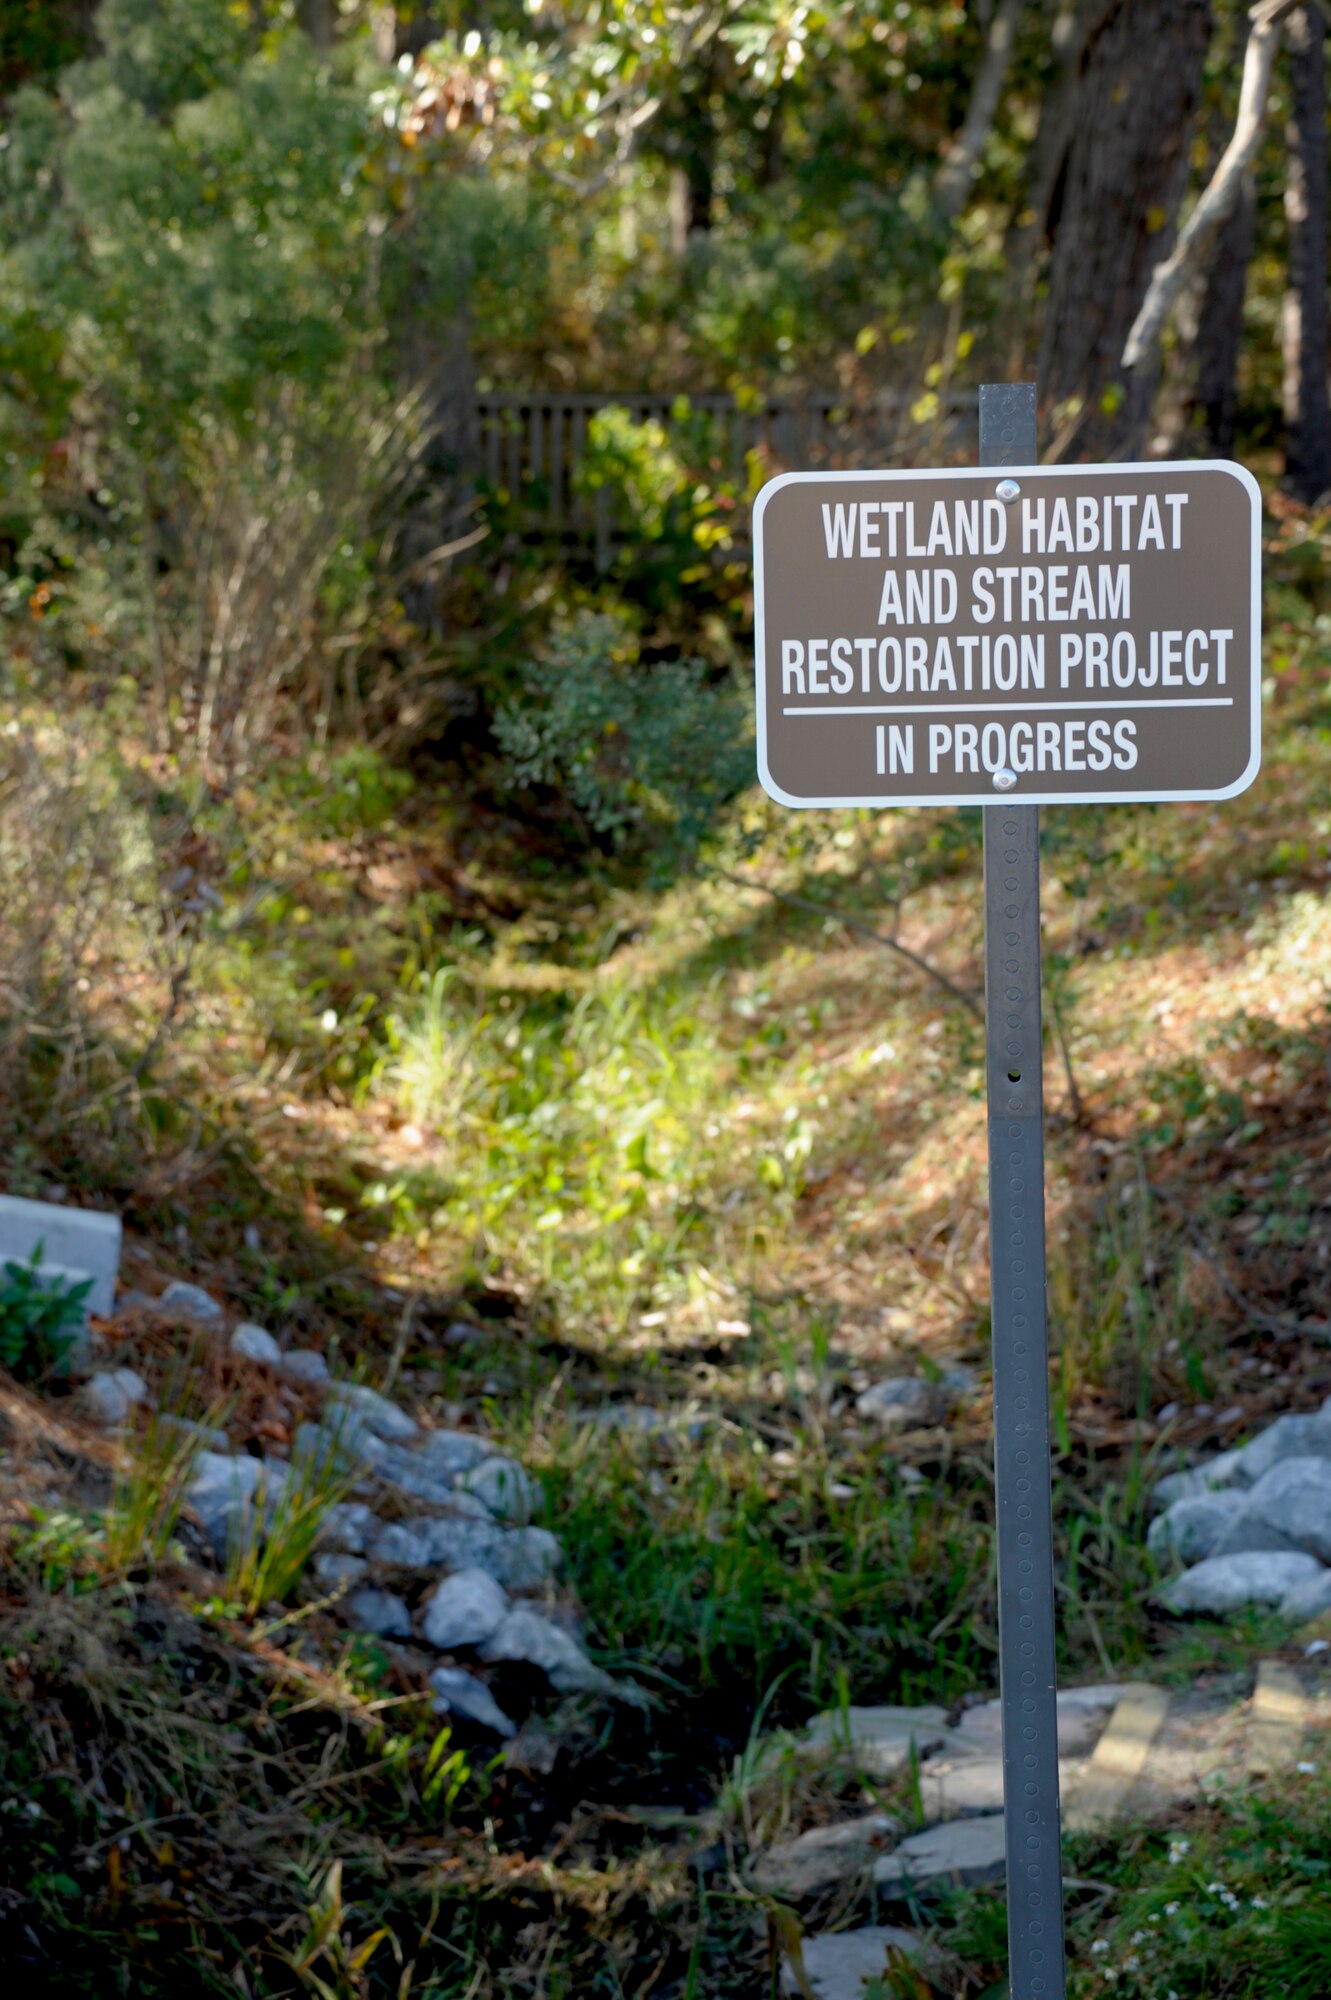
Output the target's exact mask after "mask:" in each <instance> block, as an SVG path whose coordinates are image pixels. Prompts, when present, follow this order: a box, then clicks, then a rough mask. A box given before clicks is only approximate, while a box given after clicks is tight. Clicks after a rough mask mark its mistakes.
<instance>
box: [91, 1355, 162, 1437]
mask: <svg viewBox="0 0 1331 2000" xmlns="http://www.w3.org/2000/svg"><path fill="white" fill-rule="evenodd" d="M80 1397H81V1401H82V1403H83V1406H84V1408H85V1409H86V1410H87V1412H88V1415H89V1416H90V1417H91V1418H92V1420H93V1422H94V1423H98V1424H105V1425H107V1426H108V1427H113V1426H115V1425H117V1424H123V1423H124V1422H125V1420H126V1419H127V1417H128V1416H129V1413H130V1411H131V1410H132V1409H133V1408H134V1407H135V1405H136V1404H139V1403H146V1402H147V1400H148V1384H147V1383H146V1382H145V1381H144V1379H143V1377H142V1375H139V1374H137V1373H136V1372H135V1370H134V1369H132V1368H99V1369H98V1370H97V1372H96V1374H93V1375H90V1376H89V1377H88V1379H87V1381H86V1382H85V1383H84V1385H83V1388H82V1390H81V1392H80Z"/></svg>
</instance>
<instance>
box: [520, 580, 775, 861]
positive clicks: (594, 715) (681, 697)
mask: <svg viewBox="0 0 1331 2000" xmlns="http://www.w3.org/2000/svg"><path fill="white" fill-rule="evenodd" d="M637 652H638V649H637V646H636V643H635V642H634V640H633V637H632V635H631V633H630V631H629V628H628V626H627V625H626V624H625V623H623V622H622V621H621V620H618V619H616V618H612V617H609V616H606V615H604V614H592V613H587V614H583V615H580V616H579V617H578V618H576V619H575V620H573V622H572V623H571V624H569V625H567V626H565V627H564V628H563V629H562V630H561V631H559V632H557V633H556V635H555V637H554V639H553V640H552V642H551V644H550V647H549V650H548V651H547V653H546V654H545V655H544V656H543V657H541V658H538V659H534V660H532V661H531V662H530V664H529V665H528V667H527V668H526V670H525V673H524V685H523V690H522V694H521V696H520V697H519V698H516V699H513V700H510V701H508V702H506V703H504V704H503V706H501V708H500V709H499V711H498V713H497V715H496V718H495V734H496V736H497V738H498V740H499V744H500V747H501V748H502V749H503V751H504V753H505V755H506V757H507V759H508V763H509V768H510V771H511V773H512V777H513V781H514V783H516V784H518V785H524V786H534V785H540V786H550V787H552V788H554V789H555V790H556V791H557V792H558V793H559V794H560V795H561V796H562V797H563V798H564V799H565V800H566V801H567V802H568V804H569V805H570V806H572V807H573V809H574V811H575V812H576V813H577V815H578V817H579V818H580V819H581V820H582V822H583V823H584V825H585V826H586V828H587V829H588V831H589V833H591V834H593V835H595V836H596V837H597V838H598V839H600V840H602V841H604V842H605V843H606V844H607V845H609V846H611V847H629V846H630V845H631V844H633V843H634V842H635V841H636V842H641V841H642V840H644V839H645V838H647V837H648V836H650V838H651V841H652V845H653V849H654V852H655V854H656V856H657V858H658V861H661V860H670V859H673V860H675V861H676V862H678V861H679V860H686V859H688V858H689V857H690V856H691V855H692V854H693V853H695V852H696V850H697V847H698V845H699V843H700V842H701V841H702V839H703V838H704V837H705V835H706V833H707V832H708V831H709V829H710V828H711V827H712V826H713V825H714V824H715V819H716V814H717V812H718V809H719V808H720V807H721V806H722V805H723V804H724V803H725V802H726V801H727V800H729V799H731V798H733V797H734V796H735V795H736V793H737V792H738V791H740V790H741V789H742V788H743V787H744V786H745V785H746V784H747V783H748V782H749V779H750V774H751V766H752V756H753V753H752V740H751V734H750V731H751V722H750V719H749V715H748V712H747V709H746V707H745V705H744V703H743V702H742V700H741V697H740V694H739V691H738V689H737V687H736V686H735V684H734V682H733V681H732V680H730V679H729V678H728V677H727V678H722V679H718V678H717V677H716V675H715V674H713V673H712V672H710V671H709V669H708V668H707V667H706V665H705V664H704V663H703V662H702V661H699V660H670V661H663V662H658V663H655V664H653V665H652V666H650V667H648V666H646V665H644V664H642V663H641V662H640V661H639V660H638V657H637Z"/></svg>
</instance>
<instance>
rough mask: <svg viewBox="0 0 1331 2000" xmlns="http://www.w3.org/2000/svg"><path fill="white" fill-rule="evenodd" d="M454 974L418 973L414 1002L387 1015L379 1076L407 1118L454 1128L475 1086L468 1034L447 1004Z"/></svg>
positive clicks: (448, 971) (446, 971) (435, 1126)
mask: <svg viewBox="0 0 1331 2000" xmlns="http://www.w3.org/2000/svg"><path fill="white" fill-rule="evenodd" d="M455 978H456V974H455V973H454V972H453V970H452V969H451V968H450V967H448V966H442V965H441V966H440V967H438V969H437V970H436V971H434V972H431V973H422V974H421V978H420V985H419V990H418V994H417V996H416V999H415V1003H414V1005H412V1006H410V1007H409V1008H407V1009H405V1010H404V1011H402V1012H400V1013H393V1014H390V1015H389V1017H388V1021H387V1024H386V1033H387V1040H388V1045H389V1050H390V1054H389V1057H388V1060H387V1061H386V1062H385V1063H384V1064H383V1066H382V1069H381V1072H380V1073H381V1075H382V1076H383V1079H384V1081H385V1082H386V1083H388V1084H389V1085H390V1086H391V1087H392V1088H393V1090H394V1091H395V1092H396V1093H397V1094H398V1095H399V1096H400V1097H401V1098H402V1100H403V1102H404V1103H405V1105H406V1107H407V1109H408V1110H409V1111H410V1113H411V1115H412V1117H413V1118H415V1119H417V1120H418V1121H419V1122H420V1123H421V1124H424V1125H429V1126H430V1127H432V1128H433V1129H434V1130H436V1131H440V1130H442V1131H445V1132H454V1131H456V1129H457V1127H458V1125H459V1124H460V1122H461V1120H462V1117H463V1114H464V1112H465V1110H466V1106H467V1100H468V1097H469V1096H470V1094H471V1092H472V1091H473V1090H474V1088H475V1084H476V1077H475V1069H474V1065H473V1061H472V1054H471V1041H472V1037H471V1034H470V1032H469V1031H468V1028H467V1026H466V1025H465V1024H464V1022H463V1021H462V1020H461V1019H460V1017H459V1013H458V1009H457V1008H456V1006H455V1005H454V1004H453V1000H452V996H451V992H450V989H451V987H452V986H453V984H454V981H455Z"/></svg>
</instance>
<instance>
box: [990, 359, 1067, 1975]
mask: <svg viewBox="0 0 1331 2000" xmlns="http://www.w3.org/2000/svg"><path fill="white" fill-rule="evenodd" d="M1036 455H1037V452H1036V440H1035V389H1034V387H1033V386H1031V385H1028V384H1023V385H1021V386H1018V387H1013V388H1001V387H995V388H982V389H981V391H980V463H981V465H983V466H994V467H1008V466H1012V467H1024V466H1028V465H1033V464H1034V463H1035V460H1036ZM998 775H999V776H1000V777H1004V776H1006V773H999V774H998ZM984 947H985V1060H986V1070H987V1078H988V1098H989V1262H990V1272H991V1278H990V1285H991V1298H992V1313H993V1355H994V1486H995V1503H996V1509H997V1515H998V1662H999V1691H1000V1695H1001V1699H1002V1705H1003V1806H1004V1813H1005V1821H1006V1835H1007V1899H1008V1965H1009V1981H1010V1985H1011V1991H1012V2000H1063V1994H1064V1965H1063V1866H1062V1846H1061V1837H1060V1824H1059V1810H1058V1709H1057V1704H1056V1698H1055V1670H1054V1510H1053V1488H1052V1480H1051V1466H1050V1452H1049V1355H1048V1334H1047V1329H1046V1318H1045V1241H1044V1079H1043V1051H1042V1041H1041V1024H1040V808H1039V807H1038V806H1028V805H1019V804H1018V803H1017V802H1016V801H1015V800H1013V801H1011V802H1010V803H1008V804H1004V805H987V806H985V808H984Z"/></svg>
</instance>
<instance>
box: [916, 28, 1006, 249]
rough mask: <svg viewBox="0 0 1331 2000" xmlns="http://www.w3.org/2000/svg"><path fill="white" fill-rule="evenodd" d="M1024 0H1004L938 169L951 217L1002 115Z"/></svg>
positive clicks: (941, 196)
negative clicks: (962, 113) (961, 122)
mask: <svg viewBox="0 0 1331 2000" xmlns="http://www.w3.org/2000/svg"><path fill="white" fill-rule="evenodd" d="M1021 9H1022V0H1002V5H1001V6H1000V7H999V9H998V11H997V13H996V14H995V15H994V18H993V20H992V22H991V23H990V27H989V33H988V36H987V37H986V39H985V45H984V54H983V56H982V57H981V58H980V67H979V68H978V70H977V71H976V72H975V84H974V87H973V88H972V90H971V101H970V104H969V106H968V107H967V111H966V122H965V124H964V125H963V126H962V128H961V130H960V132H958V134H957V136H956V138H955V139H954V140H953V142H952V150H951V151H950V152H949V154H948V156H947V158H946V159H945V160H944V162H943V164H942V166H941V167H940V168H939V169H938V174H937V177H936V178H935V181H934V195H935V198H936V199H937V202H938V206H939V209H940V210H941V212H942V213H943V215H945V216H946V217H947V218H948V219H949V221H950V220H951V218H952V217H953V216H956V215H960V213H961V211H962V209H963V208H964V207H965V206H966V198H967V196H968V195H969V194H970V191H971V186H972V183H973V182H974V179H975V176H976V174H977V173H978V172H979V168H980V161H981V158H982V157H983V154H984V147H985V141H986V140H987V139H988V137H989V134H990V132H991V131H992V129H993V123H994V120H995V118H997V116H998V107H999V105H1000V103H1001V102H1002V99H1003V85H1004V84H1005V83H1006V81H1007V73H1008V70H1009V68H1010V67H1011V64H1012V51H1013V49H1014V48H1015V47H1016V42H1017V22H1018V20H1019V19H1020V16H1021Z"/></svg>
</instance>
